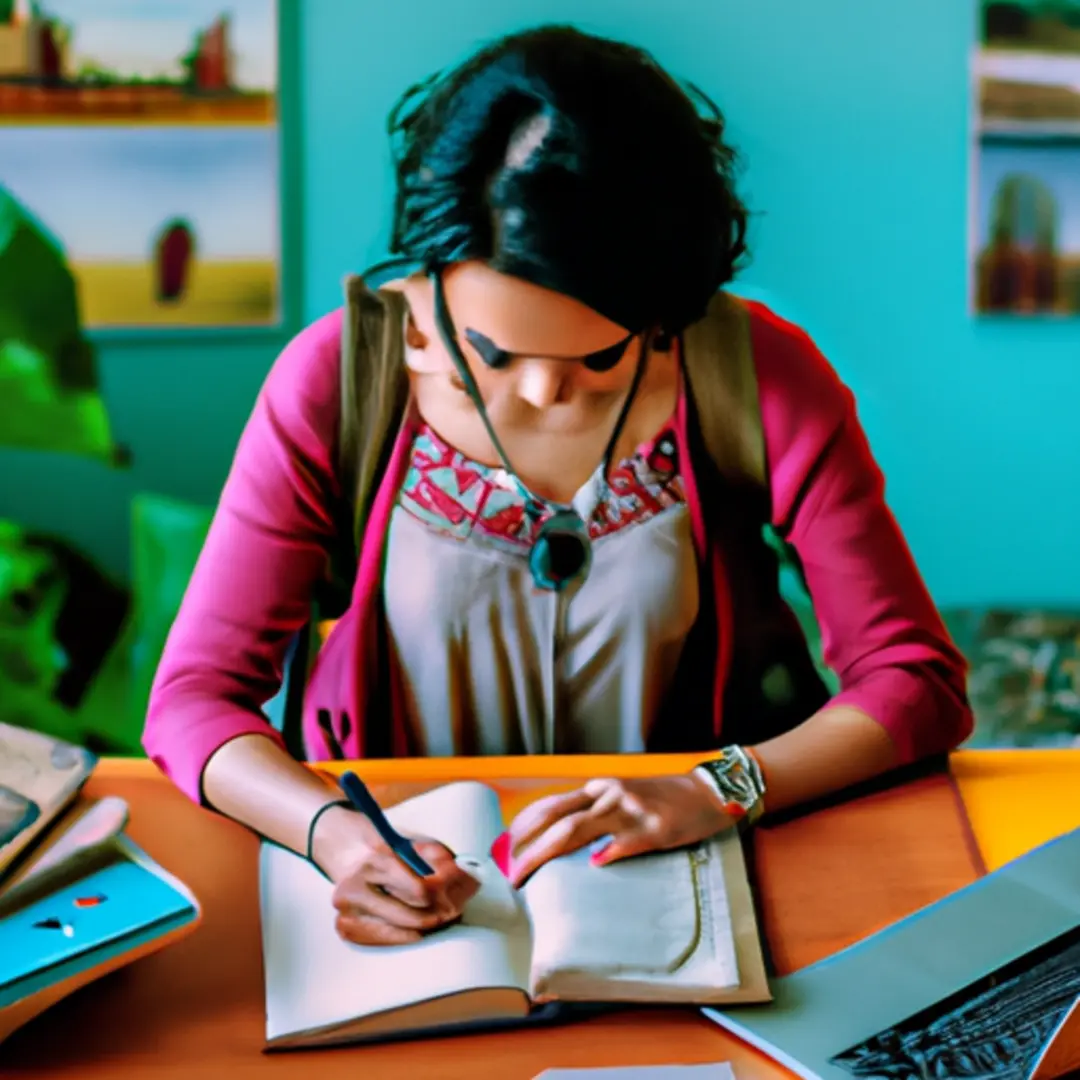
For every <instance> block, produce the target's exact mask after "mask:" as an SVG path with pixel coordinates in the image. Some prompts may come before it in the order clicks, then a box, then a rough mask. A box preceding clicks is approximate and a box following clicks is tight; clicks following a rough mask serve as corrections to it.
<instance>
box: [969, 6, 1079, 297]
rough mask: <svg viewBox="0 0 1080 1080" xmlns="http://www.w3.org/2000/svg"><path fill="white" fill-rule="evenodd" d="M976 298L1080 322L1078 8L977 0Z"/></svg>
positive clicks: (973, 226) (973, 278) (973, 275)
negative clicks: (1076, 317)
mask: <svg viewBox="0 0 1080 1080" xmlns="http://www.w3.org/2000/svg"><path fill="white" fill-rule="evenodd" d="M974 76H975V80H974V81H975V102H976V109H975V132H974V135H975V138H974V153H973V174H972V197H971V243H970V251H971V260H970V263H971V275H970V277H971V296H972V307H973V309H974V310H975V312H977V313H979V314H984V315H1066V316H1076V315H1080V0H1008V2H1001V0H979V41H978V42H977V44H976V47H975V50H974Z"/></svg>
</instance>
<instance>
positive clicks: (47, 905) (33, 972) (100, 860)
mask: <svg viewBox="0 0 1080 1080" xmlns="http://www.w3.org/2000/svg"><path fill="white" fill-rule="evenodd" d="M199 916H200V911H199V906H198V903H197V901H196V900H195V898H194V897H193V896H192V894H191V893H190V892H189V891H188V890H187V889H186V888H185V887H184V886H183V885H182V884H181V883H180V882H178V881H177V880H176V879H174V878H172V877H171V875H169V874H167V873H166V872H165V871H163V870H162V869H161V868H160V867H158V866H157V865H156V864H154V863H152V862H151V861H150V860H149V859H148V858H147V856H146V855H145V854H144V853H143V852H142V851H141V850H140V849H139V848H137V847H136V846H135V845H134V844H132V843H131V842H130V841H128V840H127V839H126V838H123V837H120V838H117V839H116V840H114V841H112V842H111V843H109V844H107V845H104V846H102V847H101V848H100V849H98V850H97V851H94V852H91V853H89V854H88V856H87V858H86V859H85V860H82V861H81V862H80V864H79V868H78V869H77V870H76V869H75V868H73V867H71V866H67V865H65V866H63V867H61V868H59V870H58V871H57V873H43V874H41V875H40V880H37V881H35V882H33V883H28V884H27V886H26V888H24V889H20V890H18V893H17V894H16V895H14V896H13V898H12V900H11V901H7V902H0V956H2V957H3V958H4V962H3V965H2V967H0V1011H2V1010H4V1009H6V1008H8V1007H9V1006H12V1005H14V1004H16V1003H18V1002H20V1001H22V1000H24V999H27V998H30V997H33V996H34V995H36V994H39V993H41V992H42V991H45V990H48V989H49V988H50V987H52V986H54V985H56V984H59V983H63V982H66V981H69V980H71V979H73V978H76V977H78V976H80V975H82V974H84V973H85V972H88V971H91V970H93V969H96V968H98V967H101V966H102V965H106V964H108V963H109V961H111V960H112V959H114V958H116V957H119V956H123V955H125V954H127V953H135V952H137V951H138V950H139V949H140V948H141V947H142V946H144V945H145V944H146V943H147V942H149V941H153V940H155V939H158V938H164V937H166V936H168V935H169V934H171V933H172V932H173V931H175V930H177V929H180V928H182V927H184V926H187V925H193V924H194V923H196V922H197V921H198V919H199Z"/></svg>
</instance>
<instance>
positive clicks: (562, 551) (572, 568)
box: [529, 510, 592, 592]
mask: <svg viewBox="0 0 1080 1080" xmlns="http://www.w3.org/2000/svg"><path fill="white" fill-rule="evenodd" d="M591 561H592V544H591V543H590V541H589V533H588V529H587V528H586V527H585V522H584V521H582V520H581V518H580V517H579V516H578V515H577V514H575V513H573V512H572V511H570V510H560V511H559V512H558V513H556V514H554V515H552V517H550V518H548V520H547V521H545V522H544V524H543V525H541V526H540V532H539V533H538V534H537V537H536V542H535V543H534V544H533V547H532V551H530V552H529V569H530V571H531V572H532V577H533V581H534V583H535V584H536V586H537V588H540V589H547V590H550V591H553V592H562V591H563V590H564V589H565V588H566V587H567V586H568V585H570V584H572V583H573V582H574V581H577V580H578V579H580V578H582V577H584V576H585V575H586V574H587V573H588V572H589V564H590V562H591Z"/></svg>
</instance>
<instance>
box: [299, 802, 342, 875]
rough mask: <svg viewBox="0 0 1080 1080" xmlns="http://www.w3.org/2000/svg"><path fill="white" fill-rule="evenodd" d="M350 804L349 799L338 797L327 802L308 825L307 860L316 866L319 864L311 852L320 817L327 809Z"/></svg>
mask: <svg viewBox="0 0 1080 1080" xmlns="http://www.w3.org/2000/svg"><path fill="white" fill-rule="evenodd" d="M350 805H351V803H350V802H349V801H348V799H336V800H335V801H334V802H328V803H326V805H325V806H320V807H319V809H318V810H316V811H315V816H314V817H313V818H312V819H311V824H310V825H309V826H308V831H307V861H308V862H309V863H312V864H313V865H314V866H318V865H319V864H318V863H316V862H315V857H314V855H313V854H312V852H311V848H312V845H313V844H314V842H315V826H316V825H318V824H319V818H321V817H322V816H323V814H325V813H326V811H327V810H332V809H333V808H334V807H335V806H350ZM320 869H321V868H320Z"/></svg>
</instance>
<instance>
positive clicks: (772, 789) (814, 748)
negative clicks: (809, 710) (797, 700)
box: [751, 705, 898, 813]
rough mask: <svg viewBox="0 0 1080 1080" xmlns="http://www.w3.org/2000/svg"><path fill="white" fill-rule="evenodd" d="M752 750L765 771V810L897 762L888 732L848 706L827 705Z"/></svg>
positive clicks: (844, 784) (868, 776) (812, 795)
mask: <svg viewBox="0 0 1080 1080" xmlns="http://www.w3.org/2000/svg"><path fill="white" fill-rule="evenodd" d="M751 749H752V750H753V752H754V754H755V755H756V757H757V758H758V760H759V762H760V763H761V768H762V772H763V773H764V774H765V784H766V791H765V810H766V812H770V813H771V812H773V811H776V810H785V809H787V808H789V807H792V806H798V805H799V804H800V803H804V802H809V801H810V800H812V799H817V798H820V797H822V796H824V795H829V794H832V793H833V792H835V791H840V790H842V789H844V788H846V787H850V786H851V785H852V784H858V783H861V782H862V781H864V780H869V779H871V778H872V777H875V776H879V775H880V774H881V773H884V772H888V770H889V769H891V768H893V767H895V766H896V765H897V763H898V755H897V752H896V747H895V746H894V744H893V741H892V739H891V737H890V736H889V734H888V732H887V731H886V730H885V729H884V728H883V727H882V726H881V725H880V724H879V723H878V722H877V721H876V720H874V719H873V718H872V717H870V716H867V714H866V713H864V712H862V711H861V710H860V709H856V708H853V707H851V706H850V705H832V706H826V707H825V708H824V709H822V710H821V711H820V712H818V713H815V714H814V715H813V716H812V717H810V719H809V720H807V721H805V722H804V723H802V724H800V725H799V726H798V727H796V728H793V729H792V730H791V731H788V732H785V733H784V734H783V735H778V736H777V737H776V738H775V739H769V740H768V741H767V742H763V743H760V744H758V745H757V746H754V747H752V748H751Z"/></svg>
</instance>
